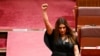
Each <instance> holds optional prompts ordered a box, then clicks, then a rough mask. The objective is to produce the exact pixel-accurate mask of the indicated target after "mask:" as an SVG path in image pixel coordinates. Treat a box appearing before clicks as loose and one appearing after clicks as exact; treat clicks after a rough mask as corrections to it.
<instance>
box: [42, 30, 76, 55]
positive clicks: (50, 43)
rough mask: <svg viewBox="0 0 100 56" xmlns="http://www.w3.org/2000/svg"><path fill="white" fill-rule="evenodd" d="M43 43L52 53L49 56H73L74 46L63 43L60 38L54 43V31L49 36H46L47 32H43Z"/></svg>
mask: <svg viewBox="0 0 100 56" xmlns="http://www.w3.org/2000/svg"><path fill="white" fill-rule="evenodd" d="M44 42H45V44H46V45H47V47H48V48H49V49H50V50H51V51H52V55H51V56H75V55H74V44H70V43H69V42H63V40H62V39H61V38H59V39H58V40H57V41H56V42H54V31H53V33H52V34H51V35H48V34H47V32H45V35H44Z"/></svg>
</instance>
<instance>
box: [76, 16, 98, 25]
mask: <svg viewBox="0 0 100 56" xmlns="http://www.w3.org/2000/svg"><path fill="white" fill-rule="evenodd" d="M77 24H78V25H93V24H94V25H100V16H78V22H77Z"/></svg>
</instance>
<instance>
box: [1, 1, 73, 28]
mask: <svg viewBox="0 0 100 56" xmlns="http://www.w3.org/2000/svg"><path fill="white" fill-rule="evenodd" d="M44 2H46V3H48V4H49V8H48V15H49V19H50V21H51V23H52V25H53V26H54V23H55V21H56V20H57V18H58V17H60V16H68V18H67V19H68V20H70V19H71V21H73V13H72V9H73V8H74V6H75V2H74V1H72V0H44V1H43V0H0V27H10V28H33V29H40V28H41V29H44V28H45V26H44V23H43V20H42V14H41V13H42V12H41V4H42V3H44ZM70 24H71V25H72V23H70Z"/></svg>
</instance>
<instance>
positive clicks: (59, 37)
mask: <svg viewBox="0 0 100 56" xmlns="http://www.w3.org/2000/svg"><path fill="white" fill-rule="evenodd" d="M47 8H48V4H47V3H44V4H42V12H43V20H44V23H45V26H46V32H45V35H44V41H45V43H46V45H47V46H48V47H49V48H50V50H51V51H52V56H79V49H78V44H77V40H76V38H75V36H74V34H73V32H72V30H71V28H70V27H69V25H68V23H67V21H66V20H65V19H64V18H63V17H60V18H58V20H57V21H56V24H55V29H53V27H52V25H51V24H50V22H49V20H48V15H47Z"/></svg>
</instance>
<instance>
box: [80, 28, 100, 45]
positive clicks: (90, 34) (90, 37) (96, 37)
mask: <svg viewBox="0 0 100 56" xmlns="http://www.w3.org/2000/svg"><path fill="white" fill-rule="evenodd" d="M79 34H80V35H79V38H80V46H81V47H87V46H88V47H91V46H100V26H88V27H86V26H85V27H82V28H80V29H79Z"/></svg>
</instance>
